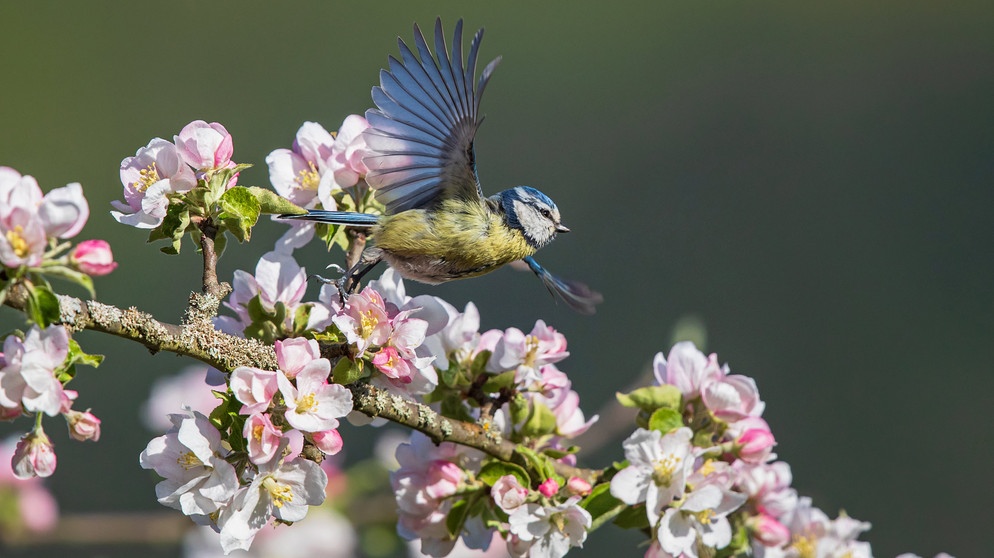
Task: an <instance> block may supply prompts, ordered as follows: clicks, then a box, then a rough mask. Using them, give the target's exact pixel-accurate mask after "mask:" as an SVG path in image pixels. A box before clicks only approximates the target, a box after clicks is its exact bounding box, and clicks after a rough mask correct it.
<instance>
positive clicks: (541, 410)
mask: <svg viewBox="0 0 994 558" xmlns="http://www.w3.org/2000/svg"><path fill="white" fill-rule="evenodd" d="M555 431H556V415H554V414H552V411H551V410H549V408H548V407H547V406H545V404H543V403H539V402H537V401H532V405H531V413H529V415H528V420H526V421H525V423H524V424H523V425H521V433H522V434H524V435H525V436H530V437H535V436H544V435H546V434H552V433H553V432H555Z"/></svg>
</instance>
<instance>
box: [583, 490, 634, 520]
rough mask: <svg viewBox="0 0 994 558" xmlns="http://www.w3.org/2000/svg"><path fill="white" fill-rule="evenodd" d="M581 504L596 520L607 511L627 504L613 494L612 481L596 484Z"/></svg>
mask: <svg viewBox="0 0 994 558" xmlns="http://www.w3.org/2000/svg"><path fill="white" fill-rule="evenodd" d="M580 506H582V507H583V509H585V510H587V511H588V512H590V517H591V519H595V520H596V519H597V518H598V517H600V516H602V515H604V514H606V513H610V512H614V511H615V510H617V509H618V508H621V507H624V506H625V504H624V503H623V502H622V501H621V500H619V499H617V498H615V497H614V496H612V495H611V483H607V482H605V483H601V484H598V485H597V486H595V487H594V489H593V490H591V491H590V494H588V495H587V497H586V498H584V499H583V500H581V501H580Z"/></svg>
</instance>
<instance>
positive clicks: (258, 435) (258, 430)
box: [252, 424, 266, 440]
mask: <svg viewBox="0 0 994 558" xmlns="http://www.w3.org/2000/svg"><path fill="white" fill-rule="evenodd" d="M265 429H266V428H265V427H264V426H263V425H261V424H257V425H255V426H253V427H252V438H254V439H256V440H261V439H262V431H263V430H265Z"/></svg>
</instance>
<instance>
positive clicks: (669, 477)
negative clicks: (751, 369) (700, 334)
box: [610, 342, 870, 558]
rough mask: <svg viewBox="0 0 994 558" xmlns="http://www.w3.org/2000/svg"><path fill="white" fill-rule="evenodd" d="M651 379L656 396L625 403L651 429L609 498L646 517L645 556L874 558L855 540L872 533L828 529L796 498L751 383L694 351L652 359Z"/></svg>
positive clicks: (629, 448)
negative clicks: (844, 557)
mask: <svg viewBox="0 0 994 558" xmlns="http://www.w3.org/2000/svg"><path fill="white" fill-rule="evenodd" d="M654 372H655V377H656V380H657V382H658V385H657V386H654V387H649V388H643V389H640V390H636V391H635V392H632V393H630V394H627V395H622V396H619V397H620V399H621V401H622V403H623V404H626V405H629V406H632V407H638V408H639V409H640V410H641V413H640V417H639V418H640V423H641V424H642V425H643V426H645V427H647V428H639V429H637V430H636V431H635V433H634V434H632V435H631V436H630V437H629V438H628V439H627V440H626V441H625V443H624V450H625V457H626V459H627V462H628V465H627V467H625V468H623V469H622V470H620V471H619V472H618V473H617V474H615V475H614V477H613V478H612V479H611V484H610V492H611V495H612V496H614V497H615V498H617V499H618V500H620V501H621V502H623V503H624V504H627V505H629V506H636V507H638V508H640V507H644V516H643V519H644V521H645V524H646V525H647V526H648V527H649V528H650V529H651V532H652V534H653V542H652V546H651V547H650V549H649V551H648V552H647V554H646V555H647V556H653V557H659V556H686V557H693V558H696V557H697V556H700V555H710V553H713V552H714V551H716V550H721V549H729V550H726V552H730V553H731V554H735V553H739V552H752V553H754V554H755V555H758V556H790V555H800V556H806V555H809V554H810V553H811V552H812V551H813V550H814V549H816V548H817V549H818V553H817V555H818V556H841V555H847V556H854V557H855V556H867V557H868V556H870V551H869V544H868V543H865V542H860V541H858V540H856V539H857V537H858V536H859V534H860V533H862V532H863V531H865V530H867V529H868V528H869V524H868V523H862V522H858V521H855V520H852V519H850V518H848V517H845V516H843V517H840V518H838V519H836V520H834V521H830V520H829V519H828V517H827V516H826V515H825V514H824V513H823V512H821V511H820V510H818V509H816V508H813V507H811V501H810V499H807V498H798V496H797V493H796V491H795V490H794V489H793V488H791V487H790V483H791V474H790V467H789V466H788V465H787V464H786V463H784V462H772V460H773V459H775V457H776V456H775V455H773V454H772V453H771V450H772V447H773V446H774V445H775V440H774V437H773V435H772V433H771V432H770V428H769V425H768V424H767V423H766V421H764V420H763V419H762V418H761V414H762V412H763V408H764V404H763V402H762V400H761V399H760V397H759V391H758V389H757V388H756V383H755V381H754V380H753V379H752V378H749V377H747V376H742V375H735V374H731V373H730V370H729V368H728V366H727V365H726V366H720V365H719V364H718V361H717V357H716V355H714V354H711V355H708V356H706V355H704V354H703V353H702V352H701V351H699V350H698V349H697V348H696V347H695V346H694V345H693V344H692V343H690V342H682V343H677V344H676V345H675V346H674V347H673V348H672V349H671V350H670V353H669V355H668V356H665V357H664V356H663V354H662V353H660V354H658V355H656V358H655V361H654ZM636 509H637V508H636ZM731 545H737V546H735V547H734V548H732V547H731ZM703 549H709V550H707V551H705V550H703Z"/></svg>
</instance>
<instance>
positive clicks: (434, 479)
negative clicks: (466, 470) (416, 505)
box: [425, 459, 463, 498]
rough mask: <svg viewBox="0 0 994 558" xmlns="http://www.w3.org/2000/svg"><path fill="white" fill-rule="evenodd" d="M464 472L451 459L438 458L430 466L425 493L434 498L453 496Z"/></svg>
mask: <svg viewBox="0 0 994 558" xmlns="http://www.w3.org/2000/svg"><path fill="white" fill-rule="evenodd" d="M462 477H463V472H462V469H460V468H459V466H458V465H456V464H455V463H453V462H451V461H446V460H444V459H438V460H435V461H433V462H432V464H431V466H429V467H428V474H427V477H426V479H425V480H426V482H427V485H426V486H425V493H426V494H427V495H428V496H430V497H432V498H446V497H448V496H452V495H453V494H455V493H456V490H458V489H459V483H461V482H462Z"/></svg>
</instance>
